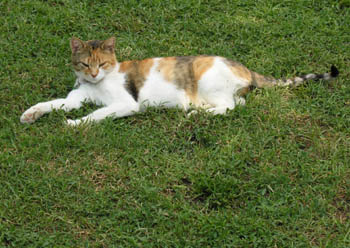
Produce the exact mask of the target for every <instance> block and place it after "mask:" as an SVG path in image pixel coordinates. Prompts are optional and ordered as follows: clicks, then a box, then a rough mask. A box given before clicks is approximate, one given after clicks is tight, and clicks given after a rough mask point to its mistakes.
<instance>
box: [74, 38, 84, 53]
mask: <svg viewBox="0 0 350 248" xmlns="http://www.w3.org/2000/svg"><path fill="white" fill-rule="evenodd" d="M84 46H85V43H84V41H82V40H80V39H78V38H75V37H73V38H72V39H71V40H70V47H71V48H72V53H76V52H77V51H79V50H80V49H82V48H83V47H84Z"/></svg>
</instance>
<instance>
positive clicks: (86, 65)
mask: <svg viewBox="0 0 350 248" xmlns="http://www.w3.org/2000/svg"><path fill="white" fill-rule="evenodd" d="M80 63H81V64H82V65H83V66H85V67H87V68H89V67H90V66H89V65H88V64H85V63H84V62H80Z"/></svg>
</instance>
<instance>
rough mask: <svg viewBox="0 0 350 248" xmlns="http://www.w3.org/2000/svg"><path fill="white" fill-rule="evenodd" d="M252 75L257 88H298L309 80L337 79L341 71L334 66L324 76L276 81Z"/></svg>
mask: <svg viewBox="0 0 350 248" xmlns="http://www.w3.org/2000/svg"><path fill="white" fill-rule="evenodd" d="M251 75H252V82H251V83H252V85H253V86H255V87H257V88H265V87H272V86H282V87H283V86H298V85H300V84H303V83H304V82H306V81H308V80H320V79H322V80H331V79H333V78H336V77H337V76H338V75H339V71H338V69H337V67H335V66H334V65H332V67H331V71H330V72H327V73H323V74H314V73H310V74H306V75H302V76H298V77H294V78H289V79H274V78H271V77H265V76H263V75H260V74H258V73H256V72H251Z"/></svg>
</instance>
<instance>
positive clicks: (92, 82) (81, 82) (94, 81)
mask: <svg viewBox="0 0 350 248" xmlns="http://www.w3.org/2000/svg"><path fill="white" fill-rule="evenodd" d="M101 80H102V79H92V80H87V79H86V78H79V84H97V83H99V82H100V81H101Z"/></svg>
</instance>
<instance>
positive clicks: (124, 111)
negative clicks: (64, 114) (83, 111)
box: [67, 102, 140, 126]
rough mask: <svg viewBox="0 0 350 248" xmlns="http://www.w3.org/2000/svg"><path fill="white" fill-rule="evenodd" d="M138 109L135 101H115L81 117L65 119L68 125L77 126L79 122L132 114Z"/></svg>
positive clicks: (97, 120)
mask: <svg viewBox="0 0 350 248" xmlns="http://www.w3.org/2000/svg"><path fill="white" fill-rule="evenodd" d="M139 110H140V108H139V104H138V103H137V102H135V103H129V104H128V105H126V104H125V103H115V104H111V105H109V106H107V107H103V108H100V109H98V110H96V111H94V112H92V113H91V114H89V115H87V116H85V117H83V118H81V119H77V120H67V124H68V125H70V126H77V125H79V124H81V123H88V122H99V121H101V120H103V119H105V118H107V117H112V118H120V117H124V116H129V115H133V114H135V113H136V112H139Z"/></svg>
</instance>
